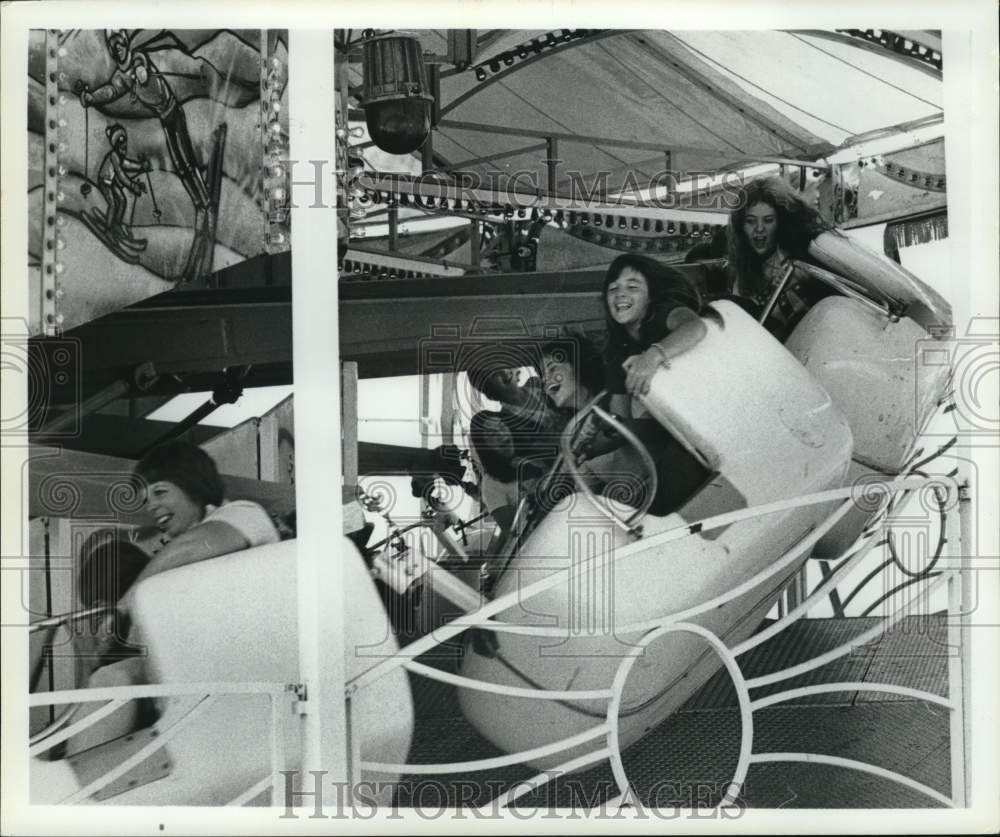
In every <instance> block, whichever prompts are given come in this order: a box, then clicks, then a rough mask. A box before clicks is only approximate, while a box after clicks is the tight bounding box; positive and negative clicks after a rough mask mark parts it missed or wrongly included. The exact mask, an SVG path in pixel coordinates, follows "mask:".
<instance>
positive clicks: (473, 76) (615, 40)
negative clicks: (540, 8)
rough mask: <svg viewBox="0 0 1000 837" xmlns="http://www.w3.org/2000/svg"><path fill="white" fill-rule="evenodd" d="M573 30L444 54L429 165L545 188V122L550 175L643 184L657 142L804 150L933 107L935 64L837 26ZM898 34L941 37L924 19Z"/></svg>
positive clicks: (659, 162)
mask: <svg viewBox="0 0 1000 837" xmlns="http://www.w3.org/2000/svg"><path fill="white" fill-rule="evenodd" d="M569 31H570V30H556V34H557V37H556V38H555V42H556V45H555V46H548V47H545V46H543V47H542V48H541V49H540V51H538V52H537V53H535V52H534V51H532V48H531V43H532V41H533V40H534V41H535V42H536V43H540V44H542V45H544V44H545V42H546V36H547V35H548V34H549V33H546V32H540V31H533V30H532V31H504V32H499V33H490V34H488V35H486V36H485V37H482V38H481V40H485V41H487V45H486V46H483V47H481V48H480V51H479V52H478V54H477V55H476V56H475V59H474V65H473V66H470V67H469V68H468V69H466V70H464V71H460V72H456V71H453V70H451V69H450V68H448V65H442V72H441V74H440V75H441V77H440V96H439V101H438V108H439V114H440V119H439V122H438V124H437V126H436V127H435V129H434V132H433V149H434V154H435V158H436V159H435V162H436V165H437V166H438V167H439V168H443V169H445V170H456V169H460V170H463V171H467V172H475V173H478V174H479V175H480V177H481V178H483V179H484V182H485V180H486V178H488V174H487V173H488V172H490V171H496V170H498V169H499V170H501V171H503V172H506V173H508V174H510V173H513V172H517V171H523V172H533V173H534V176H535V177H536V178H537V183H538V184H539V185H540V186H543V187H544V185H545V183H546V170H545V164H544V161H543V160H544V158H545V157H546V156H547V155H546V151H545V149H544V148H540V147H539V146H540V145H542V144H543V143H544V140H545V138H546V137H556V139H557V143H558V146H557V148H558V150H557V155H556V156H557V157H558V158H559V159H560V160H561V163H560V165H559V169H558V177H557V180H556V184H557V188H558V189H559V190H566V189H568V188H569V187H570V185H571V184H572V179H573V175H572V174H571V173H572V172H578V173H579V177H580V178H582V182H583V183H584V184H586V185H587V188H589V187H590V185H591V184H593V183H594V182H595V178H596V177H597V176H598V173H599V172H607V173H608V175H607V176H608V181H607V187H608V191H609V192H611V193H613V192H614V191H615V190H616V189H619V188H621V187H622V186H623V185H631V184H630V182H629V181H628V180H627V179H626V178H627V177H629V176H631V177H632V178H633V179H634V180H635V181H638V182H639V183H640V185H643V184H642V182H643V181H646V182H648V179H649V178H651V177H652V176H654V175H655V174H656V173H657V172H660V171H663V170H664V168H665V166H666V164H667V158H666V154H665V152H669V155H670V165H671V168H672V170H675V171H682V172H693V171H709V170H718V169H721V168H727V167H733V166H738V165H740V164H745V163H748V162H752V161H757V160H762V159H764V160H766V159H769V158H791V159H808V160H814V159H817V158H819V157H821V156H823V155H825V154H827V153H829V152H830V151H832V150H833V149H835V148H837V147H839V146H841V145H842V144H844V143H845V142H849V141H851V140H852V139H853V138H857V137H859V136H861V135H867V134H871V133H873V132H881V131H885V130H887V129H892V128H894V127H895V126H899V125H903V124H907V123H913V122H915V121H919V120H932V119H935V118H940V117H941V116H942V113H943V112H942V97H943V91H942V83H941V72H940V71H939V70H937V69H935V68H934V67H933V66H931V65H930V64H929V63H927V62H926V61H922V60H920V59H918V58H911V57H908V56H903V55H899V54H897V53H894V52H892V51H890V50H888V49H884V48H881V47H878V46H876V45H873V44H871V43H869V42H867V41H864V40H860V39H858V38H853V37H851V36H848V35H843V34H839V33H836V32H815V31H810V32H794V31H729V32H726V31H676V32H674V31H662V30H646V31H635V30H587V31H588V33H589V34H587V35H586V36H582V37H577V36H574V37H573V38H572V39H569V40H561V38H562V37H564V35H563V33H568V32H569ZM574 31H577V32H578V31H579V30H574ZM355 34H356V32H355ZM416 34H418V36H419V37H420V40H421V45H422V47H423V48H424V50H425V52H429V53H433V54H436V55H442V54H444V53H446V52H447V32H446V31H441V30H435V31H422V32H419V33H416ZM909 34H911V35H912V37H914V38H917V37H919V38H921V41H920V42H921V43H925V44H928V45H930V46H931V47H933V46H934V45H937V48H939V45H940V39H939V38H938V37H937V36H935V35H934V34H933V33H909ZM522 45H523V47H524V48H523V49H521V50H520V53H523V54H524V55H525V56H526V57H524V58H520V57H519V55H518V53H519V49H518V48H519V46H522ZM359 57H360V52H359V51H357V50H355V51H354V52H352V54H351V63H350V64H349V76H348V80H349V83H350V85H351V87H352V89H354V90H355V92H357V93H360V90H361V88H360V85H361V82H362V76H361V64H360V61H359V60H358V59H359ZM504 59H506V60H504ZM476 68H482V69H481V71H480V72H479V73H478V75H479V76H480V77H481V76H482V75H484V74H485V76H486V77H485V79H482V80H480V78H477V71H476ZM475 126H480V127H478V128H477V127H475ZM498 129H499V130H498ZM529 147H533V148H532V150H527V149H528V148H529ZM519 149H523V150H522V151H521V153H518V150H519ZM508 155H509V156H508ZM494 158H498V161H497V162H493V161H492V160H493V159H494ZM630 173H631V175H630ZM524 182H528V178H527V176H525V181H524Z"/></svg>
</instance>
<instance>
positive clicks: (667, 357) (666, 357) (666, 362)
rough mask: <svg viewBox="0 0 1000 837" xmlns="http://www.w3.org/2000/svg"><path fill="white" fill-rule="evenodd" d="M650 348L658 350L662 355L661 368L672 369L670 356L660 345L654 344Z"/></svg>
mask: <svg viewBox="0 0 1000 837" xmlns="http://www.w3.org/2000/svg"><path fill="white" fill-rule="evenodd" d="M649 348H651V349H656V351H657V352H658V353H659V355H660V366H665V367H666V368H667V369H669V368H670V355H668V354H667V350H666V349H664V348H663V346H661V345H660V344H659V343H654V344H653V345H652V346H650V347H649Z"/></svg>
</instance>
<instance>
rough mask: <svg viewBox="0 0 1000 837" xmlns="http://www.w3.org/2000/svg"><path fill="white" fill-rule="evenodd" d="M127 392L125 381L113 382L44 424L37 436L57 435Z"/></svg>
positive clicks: (127, 386)
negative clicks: (77, 405)
mask: <svg viewBox="0 0 1000 837" xmlns="http://www.w3.org/2000/svg"><path fill="white" fill-rule="evenodd" d="M128 391H129V383H128V382H127V381H115V382H114V383H113V384H111V386H108V387H105V388H104V389H102V390H101V391H100V392H97V393H94V395H92V396H90V398H88V399H86V400H85V401H84V402H83V403H82V404H80V406H79V407H75V408H74V407H70V408H69V409H68V410H67V411H66V412H65V413H63V414H62V415H61V416H58V417H57V418H55V419H53V420H52V421H50V422H49V423H48V424H46V425H45V426H44V427H43V428H42V429H41V431H39V435H41V436H48V435H49V434H52V433H59V432H60V431H62V430H65V429H66V428H67V427H72V426H73V425H74V424H76V422H77V421H79V420H80V419H82V418H84V417H85V416H89V415H90V414H91V413H93V412H95V411H97V410H99V409H101V407H103V406H104V405H105V404H109V403H110V402H112V401H114V400H115V399H116V398H121V397H122V396H123V395H125V394H126V393H127V392H128Z"/></svg>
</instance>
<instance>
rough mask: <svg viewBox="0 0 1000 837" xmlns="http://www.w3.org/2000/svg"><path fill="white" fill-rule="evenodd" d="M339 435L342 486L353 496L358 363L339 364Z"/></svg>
mask: <svg viewBox="0 0 1000 837" xmlns="http://www.w3.org/2000/svg"><path fill="white" fill-rule="evenodd" d="M340 376H341V377H340V380H341V395H340V398H341V401H340V406H341V420H340V435H341V440H342V443H343V450H344V488H345V489H346V491H349V492H350V493H351V496H354V491H355V489H356V488H357V487H358V364H357V363H356V362H355V361H353V360H348V361H345V362H344V363H343V364H341V373H340Z"/></svg>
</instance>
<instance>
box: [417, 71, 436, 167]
mask: <svg viewBox="0 0 1000 837" xmlns="http://www.w3.org/2000/svg"><path fill="white" fill-rule="evenodd" d="M427 80H428V83H429V84H430V86H431V95H432V96H433V97H434V101H433V103H432V104H431V130H430V131H429V132H428V134H427V139H426V140H425V141H424V144H423V145H422V146H421V147H420V162H421V170H422V171H431V170H432V169H433V168H434V126H435V125H437V123H438V118H439V115H440V111H441V74H440V67H439V66H438V65H437V64H431V65H429V66H428V67H427Z"/></svg>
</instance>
